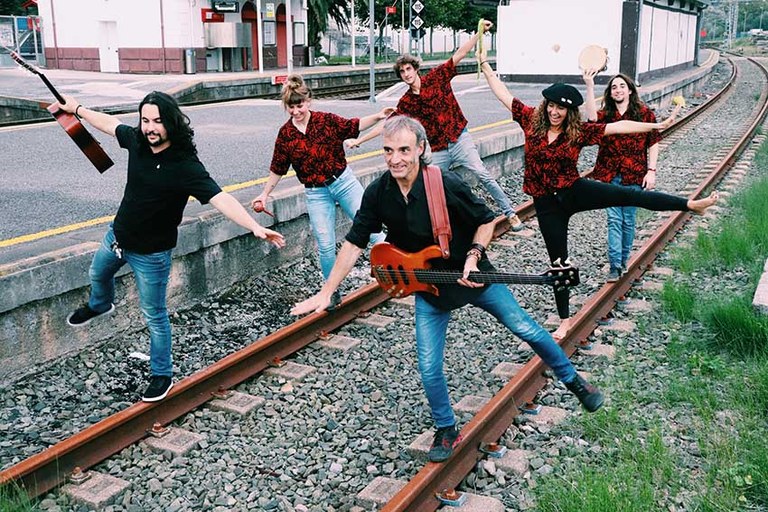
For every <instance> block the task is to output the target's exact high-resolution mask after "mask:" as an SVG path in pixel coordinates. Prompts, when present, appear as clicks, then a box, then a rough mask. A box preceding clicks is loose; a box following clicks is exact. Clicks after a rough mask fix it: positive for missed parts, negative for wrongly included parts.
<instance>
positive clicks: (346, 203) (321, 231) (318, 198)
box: [304, 167, 384, 279]
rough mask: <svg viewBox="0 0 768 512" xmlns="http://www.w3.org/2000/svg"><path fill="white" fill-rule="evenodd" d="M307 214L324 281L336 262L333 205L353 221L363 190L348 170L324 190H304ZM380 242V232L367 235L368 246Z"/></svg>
mask: <svg viewBox="0 0 768 512" xmlns="http://www.w3.org/2000/svg"><path fill="white" fill-rule="evenodd" d="M304 190H305V192H306V196H307V213H308V214H309V224H310V226H311V227H312V234H313V235H314V237H315V241H316V242H317V248H318V250H319V253H320V269H321V270H322V271H323V277H324V278H325V279H328V276H329V275H331V269H333V264H334V263H335V262H336V203H339V206H341V209H342V210H344V213H346V214H347V217H349V218H350V219H354V218H355V214H356V213H357V210H359V209H360V203H361V202H362V200H363V192H364V191H365V189H364V188H363V185H362V184H361V183H360V181H359V180H358V179H357V177H356V176H355V175H354V173H353V172H352V169H350V168H349V167H347V169H346V170H345V171H344V172H343V173H342V174H341V176H339V177H338V179H337V180H336V181H334V182H333V183H331V184H330V185H328V186H327V187H317V188H306V189H304ZM382 241H384V233H375V234H373V235H371V243H378V242H382Z"/></svg>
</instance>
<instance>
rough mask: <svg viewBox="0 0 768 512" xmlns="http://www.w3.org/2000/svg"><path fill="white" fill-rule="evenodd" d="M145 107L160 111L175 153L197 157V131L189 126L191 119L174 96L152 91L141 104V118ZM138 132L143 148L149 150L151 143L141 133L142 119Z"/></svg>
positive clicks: (137, 128)
mask: <svg viewBox="0 0 768 512" xmlns="http://www.w3.org/2000/svg"><path fill="white" fill-rule="evenodd" d="M144 105H155V106H156V107H157V109H158V110H159V111H160V119H161V121H162V123H163V126H164V127H165V130H166V132H168V140H169V141H170V142H171V147H172V148H173V149H174V151H181V152H184V153H189V154H191V155H195V156H196V155H197V147H196V146H195V130H193V129H192V127H191V126H190V124H189V117H187V115H186V114H185V113H184V112H182V111H181V109H180V108H179V104H178V103H177V102H176V100H175V99H174V98H173V97H172V96H169V95H168V94H166V93H164V92H160V91H152V92H151V93H149V94H147V95H146V96H144V99H143V100H141V103H139V117H141V109H142V108H144ZM136 131H137V133H138V135H139V140H140V141H141V145H142V147H144V149H146V150H149V143H147V139H146V137H144V135H143V133H142V132H141V119H139V125H138V126H137V127H136Z"/></svg>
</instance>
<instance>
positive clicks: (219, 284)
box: [0, 52, 717, 383]
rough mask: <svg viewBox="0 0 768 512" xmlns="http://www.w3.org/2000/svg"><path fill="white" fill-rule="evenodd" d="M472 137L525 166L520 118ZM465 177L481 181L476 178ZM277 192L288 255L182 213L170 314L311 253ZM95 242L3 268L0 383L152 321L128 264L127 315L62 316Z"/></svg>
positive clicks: (124, 280)
mask: <svg viewBox="0 0 768 512" xmlns="http://www.w3.org/2000/svg"><path fill="white" fill-rule="evenodd" d="M716 62H717V55H715V54H714V52H713V57H712V58H711V59H710V60H709V61H708V62H707V63H706V65H705V66H703V67H702V68H701V69H699V70H697V72H696V73H694V74H691V75H690V76H689V77H688V78H686V79H685V80H682V81H680V80H678V81H677V82H670V83H667V84H661V85H660V86H659V87H658V88H655V89H654V90H649V91H645V92H644V100H645V101H647V102H650V103H651V104H653V105H665V104H668V103H669V101H670V99H671V97H672V96H673V95H675V94H679V92H680V91H683V92H686V91H690V90H692V89H693V88H695V87H696V83H697V82H698V81H700V80H702V79H704V78H705V76H706V74H707V73H708V72H709V71H710V70H711V68H712V67H713V66H714V64H715V63H716ZM473 137H474V139H475V142H476V143H477V146H478V149H479V151H480V155H481V156H482V157H483V160H484V162H485V163H486V166H487V167H488V169H489V171H490V172H491V174H493V175H494V176H496V177H498V176H500V175H502V174H511V173H518V172H520V168H521V167H522V158H523V154H522V145H523V142H524V139H523V134H522V132H521V130H520V129H519V128H518V126H517V125H516V124H510V125H507V126H506V127H505V128H504V129H495V130H484V131H480V132H477V133H474V134H473ZM362 164H363V165H360V166H355V173H356V174H357V175H358V176H359V177H360V179H361V181H362V182H363V184H364V185H367V184H368V183H370V182H371V181H372V180H373V179H375V178H376V177H377V176H378V175H380V174H381V173H382V172H384V170H385V169H384V165H383V161H382V159H381V158H380V157H379V158H374V159H372V161H365V162H363V163H362ZM463 176H464V177H465V179H467V181H468V182H470V183H472V184H476V180H475V177H474V176H473V175H470V174H468V173H463ZM252 195H253V194H252V191H243V192H242V196H240V197H239V199H240V200H241V201H243V203H246V202H247V201H248V200H249V199H251V197H252ZM273 197H274V200H275V201H274V205H273V212H274V214H275V219H274V222H275V223H276V224H277V229H279V230H280V231H281V232H282V233H283V234H284V235H285V236H286V238H287V239H288V240H290V244H289V246H288V247H286V248H285V249H283V250H281V251H278V250H276V249H274V248H272V247H271V246H270V245H268V244H266V243H264V242H262V241H260V240H256V239H254V237H253V236H252V235H250V234H245V232H244V230H243V229H242V228H240V227H238V226H237V225H235V224H234V223H232V222H230V221H228V220H227V219H225V218H224V217H223V216H222V215H220V214H219V213H218V212H216V211H215V210H206V209H202V208H200V211H199V212H198V213H190V215H189V216H188V217H185V218H184V221H183V223H182V225H181V226H180V229H179V244H178V246H177V248H176V250H175V252H174V261H173V268H172V273H171V282H170V285H169V294H168V295H169V296H168V304H169V308H170V310H171V311H172V312H173V311H174V310H178V309H183V308H188V307H191V306H193V305H195V304H196V303H198V302H200V301H201V300H203V299H204V298H205V297H206V295H209V294H216V293H220V292H223V291H224V290H226V289H227V288H229V287H230V286H231V285H232V284H234V283H235V282H238V281H240V280H242V279H244V278H247V277H249V276H252V275H254V274H258V273H259V272H262V271H264V270H266V269H268V268H273V267H274V266H276V265H281V264H284V263H288V262H290V261H293V260H295V259H297V258H300V257H302V256H303V251H305V250H307V251H313V250H314V243H313V241H312V240H311V235H310V229H309V226H308V222H307V217H306V215H304V214H305V213H306V205H305V202H304V197H305V196H304V189H303V187H302V186H300V185H297V186H295V187H291V188H287V189H280V190H278V191H276V192H275V193H274V194H273ZM187 210H188V212H190V211H192V210H194V208H193V207H188V208H187ZM339 219H340V222H339V224H338V226H337V227H338V231H339V235H340V236H343V234H344V233H346V229H347V227H348V222H347V221H346V217H344V216H342V215H340V216H339ZM258 220H259V222H261V223H262V224H264V225H267V226H269V225H272V222H273V221H272V219H271V218H270V217H267V216H266V215H264V214H260V215H259V216H258ZM103 231H104V228H103V226H102V227H100V228H94V232H93V233H90V236H89V233H83V235H82V236H81V237H80V238H81V239H82V240H99V237H100V235H101V234H102V233H103ZM97 247H98V243H97V242H95V241H84V242H82V243H79V244H77V245H73V246H70V247H65V248H63V249H60V250H57V251H53V252H49V253H46V254H41V255H38V256H35V257H33V258H29V259H26V260H22V261H16V262H14V263H11V264H7V265H3V266H0V289H2V290H3V293H2V294H0V383H3V382H8V381H11V380H13V379H15V378H18V377H20V376H21V375H24V374H26V373H29V372H31V371H34V369H35V368H36V367H37V366H38V365H40V364H42V363H45V362H46V361H50V360H53V359H56V358H59V357H61V356H64V355H67V354H71V353H75V352H77V351H79V350H81V349H82V348H84V347H87V346H92V345H95V344H98V343H99V342H101V341H104V340H106V339H108V338H111V337H114V336H116V335H121V334H123V333H127V332H131V331H135V330H139V329H142V328H143V327H144V322H143V319H142V318H141V317H140V312H139V309H138V299H137V294H136V289H135V286H134V282H133V277H132V276H131V275H130V274H128V270H127V269H125V270H123V271H122V272H121V273H120V274H118V285H117V307H118V310H119V314H115V315H111V316H110V317H108V318H106V319H104V321H100V322H95V323H94V324H93V325H89V326H88V328H84V329H72V328H69V327H68V326H67V325H66V323H65V322H64V319H65V318H66V316H67V314H68V313H70V312H71V311H72V310H73V309H75V308H76V307H78V306H80V305H81V304H82V303H83V302H84V301H85V300H86V299H87V296H88V295H87V294H88V286H89V282H88V267H89V265H90V261H91V258H92V256H93V253H94V251H95V250H96V248H97Z"/></svg>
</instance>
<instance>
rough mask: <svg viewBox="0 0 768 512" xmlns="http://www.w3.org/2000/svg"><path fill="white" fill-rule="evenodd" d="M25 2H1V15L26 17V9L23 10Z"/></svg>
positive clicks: (1, 0)
mask: <svg viewBox="0 0 768 512" xmlns="http://www.w3.org/2000/svg"><path fill="white" fill-rule="evenodd" d="M23 3H24V1H23V0H0V15H6V16H7V15H9V14H13V15H24V14H26V13H25V12H24V9H22V8H21V4H23Z"/></svg>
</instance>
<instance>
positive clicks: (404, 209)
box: [291, 116, 603, 462]
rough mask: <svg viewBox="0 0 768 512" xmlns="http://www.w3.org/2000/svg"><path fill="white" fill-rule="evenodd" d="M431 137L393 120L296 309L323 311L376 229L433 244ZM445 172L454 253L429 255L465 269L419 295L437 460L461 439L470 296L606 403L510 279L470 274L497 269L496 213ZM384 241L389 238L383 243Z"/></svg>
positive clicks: (412, 248)
mask: <svg viewBox="0 0 768 512" xmlns="http://www.w3.org/2000/svg"><path fill="white" fill-rule="evenodd" d="M426 141H427V136H426V132H425V130H424V127H423V126H422V125H421V124H420V123H419V122H418V121H416V120H414V119H412V118H409V117H406V116H397V117H392V118H390V119H389V120H387V121H386V123H385V124H384V128H383V142H384V157H385V160H386V162H387V167H388V168H389V172H388V173H385V174H384V175H382V176H381V177H379V178H378V179H377V180H376V181H374V182H373V183H371V185H369V186H368V188H367V189H366V190H365V194H364V196H363V201H362V205H361V206H360V210H358V212H357V215H356V216H355V219H354V223H353V225H352V228H351V229H350V230H349V233H348V234H347V236H346V241H345V242H344V244H343V245H342V247H341V250H340V251H339V253H338V255H337V258H336V263H335V265H334V267H333V270H332V271H331V274H330V276H329V278H328V279H327V281H326V282H325V284H324V285H323V287H322V288H321V290H320V292H318V293H317V294H316V295H314V296H312V297H310V298H309V299H307V300H305V301H303V302H300V303H298V304H296V305H295V306H294V308H293V310H292V311H291V313H292V314H294V315H300V314H304V313H309V312H313V311H314V312H321V311H323V310H324V309H325V308H326V307H328V305H329V304H330V300H331V296H332V294H333V292H334V291H335V290H336V288H337V287H338V286H339V285H340V284H341V282H342V281H343V280H344V278H345V277H346V276H347V274H348V273H349V272H350V271H351V270H352V268H353V267H354V265H355V262H356V261H357V259H358V257H359V256H360V254H361V253H362V252H363V250H364V249H365V247H366V246H367V244H368V240H369V237H370V235H371V234H372V233H378V232H379V231H381V229H382V227H383V226H386V227H387V238H386V241H387V242H388V243H389V244H391V245H392V246H395V248H396V249H398V250H401V251H405V252H408V253H416V252H418V251H422V250H424V249H425V248H428V247H430V246H433V245H434V243H435V242H434V237H433V229H432V222H431V220H430V212H429V207H428V204H427V196H426V191H425V185H424V171H423V169H424V167H425V164H426V162H425V161H424V152H425V148H426ZM442 180H443V188H444V190H445V202H446V205H447V212H448V217H449V221H450V228H451V232H452V238H451V241H450V245H449V248H450V257H449V258H448V259H442V258H436V259H434V260H432V261H431V262H430V263H432V269H440V270H449V269H450V270H458V271H460V272H459V274H458V275H459V276H460V277H459V278H458V279H456V280H454V281H453V282H450V283H446V284H438V285H436V288H437V291H438V292H439V294H437V295H435V294H431V293H427V292H424V291H418V292H416V297H415V298H416V319H415V323H416V348H417V354H418V363H419V372H420V374H421V380H422V385H423V386H424V391H425V393H426V396H427V400H428V402H429V405H430V407H431V409H432V417H433V420H434V421H435V426H436V429H437V432H436V434H435V438H434V441H433V444H432V447H431V449H430V451H429V459H430V460H431V461H433V462H441V461H444V460H446V459H448V457H450V455H451V454H452V453H453V449H454V447H455V446H456V445H457V444H458V443H459V442H460V436H459V432H458V430H457V429H456V417H455V416H454V413H453V409H452V406H451V401H450V398H449V396H448V386H447V384H446V379H445V374H444V371H443V357H444V351H445V335H446V331H447V327H448V320H449V319H450V314H451V313H450V312H451V310H453V309H457V308H460V307H462V306H464V305H466V304H472V305H474V306H477V307H479V308H481V309H484V310H485V311H487V312H489V313H490V314H492V315H493V316H494V317H496V319H497V320H499V321H500V322H501V323H502V324H503V325H504V326H505V327H507V328H508V329H509V330H510V331H512V332H513V333H514V334H515V335H517V336H518V337H520V338H521V339H523V340H524V341H526V342H527V343H528V344H529V345H530V346H531V348H533V350H534V351H535V352H536V354H538V355H539V357H541V359H542V360H543V361H544V363H545V364H547V365H548V366H549V367H551V368H552V370H553V371H554V373H555V375H556V376H557V378H559V379H560V380H562V381H563V382H564V383H565V385H566V387H568V389H570V390H571V391H572V392H573V393H574V394H575V395H576V396H577V398H578V399H579V401H580V402H581V403H582V404H583V406H584V407H585V408H586V409H587V410H589V411H595V410H597V409H598V408H599V407H600V406H601V405H602V403H603V396H602V394H601V393H600V391H599V390H598V389H597V388H595V387H594V386H591V385H590V384H588V383H587V382H586V381H585V380H584V379H583V378H582V377H581V376H579V375H578V374H577V373H576V370H575V369H574V367H573V365H572V364H571V362H570V361H569V360H568V357H567V356H566V355H565V353H564V352H563V350H562V349H561V348H560V346H559V345H558V344H557V343H555V341H554V340H553V339H552V336H551V335H550V334H549V332H547V331H546V330H545V329H544V328H542V327H541V326H540V325H539V324H538V323H536V321H534V320H533V319H532V318H531V317H530V316H529V315H528V314H527V313H526V312H525V311H523V309H522V308H521V307H520V306H519V305H518V303H517V301H516V300H515V298H514V296H513V295H512V293H511V292H510V291H509V289H508V288H507V287H506V286H504V285H501V284H491V285H489V286H485V285H483V284H481V283H479V282H477V281H475V280H472V279H471V277H472V276H470V273H471V272H479V271H490V270H493V267H492V265H491V264H490V262H489V261H488V258H487V257H486V255H485V248H486V247H487V246H488V244H489V243H490V241H491V238H492V235H493V226H494V222H493V221H494V215H493V212H492V211H491V210H490V209H489V208H488V207H487V206H486V205H485V203H484V202H483V201H481V200H480V199H479V198H477V197H476V196H475V195H474V194H473V193H472V191H471V189H470V188H469V186H468V185H467V184H466V183H464V182H463V181H462V180H461V178H459V177H458V176H457V175H455V174H452V173H442ZM382 246H386V244H380V245H379V246H376V247H382ZM437 254H440V253H439V252H438V253H437ZM372 259H373V255H372Z"/></svg>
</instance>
